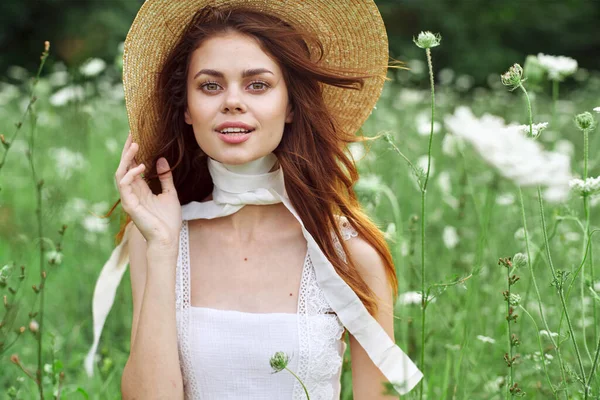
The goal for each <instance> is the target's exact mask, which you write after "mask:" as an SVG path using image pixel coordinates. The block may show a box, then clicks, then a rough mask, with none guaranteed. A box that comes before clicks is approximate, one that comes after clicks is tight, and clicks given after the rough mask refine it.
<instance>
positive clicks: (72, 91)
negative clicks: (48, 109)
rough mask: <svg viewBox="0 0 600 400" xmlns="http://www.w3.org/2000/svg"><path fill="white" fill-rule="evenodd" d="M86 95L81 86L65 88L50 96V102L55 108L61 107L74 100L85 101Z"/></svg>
mask: <svg viewBox="0 0 600 400" xmlns="http://www.w3.org/2000/svg"><path fill="white" fill-rule="evenodd" d="M84 93H85V92H84V90H83V88H82V87H81V86H65V87H64V88H62V89H60V90H59V91H57V92H56V93H54V94H53V95H52V96H50V99H49V101H50V104H52V105H53V106H55V107H60V106H64V105H65V104H67V103H68V102H70V101H73V100H83V98H84Z"/></svg>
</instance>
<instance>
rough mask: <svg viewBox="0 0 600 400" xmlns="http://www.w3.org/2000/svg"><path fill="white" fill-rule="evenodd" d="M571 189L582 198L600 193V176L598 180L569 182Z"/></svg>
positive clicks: (572, 180) (574, 180) (573, 180)
mask: <svg viewBox="0 0 600 400" xmlns="http://www.w3.org/2000/svg"><path fill="white" fill-rule="evenodd" d="M569 187H570V188H571V189H573V191H574V192H576V193H578V194H580V195H582V196H583V195H589V194H595V193H597V192H599V191H600V176H598V177H596V178H587V179H586V180H585V181H583V180H581V179H571V180H570V181H569Z"/></svg>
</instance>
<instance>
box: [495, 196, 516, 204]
mask: <svg viewBox="0 0 600 400" xmlns="http://www.w3.org/2000/svg"><path fill="white" fill-rule="evenodd" d="M514 202H515V195H514V194H512V193H503V194H500V195H498V197H496V204H498V205H499V206H509V205H511V204H514Z"/></svg>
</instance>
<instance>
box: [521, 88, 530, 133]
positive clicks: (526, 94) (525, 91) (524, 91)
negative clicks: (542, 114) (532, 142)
mask: <svg viewBox="0 0 600 400" xmlns="http://www.w3.org/2000/svg"><path fill="white" fill-rule="evenodd" d="M519 87H520V88H521V90H522V91H523V93H525V100H526V101H527V113H528V115H529V136H531V137H533V113H532V112H531V101H530V100H529V94H528V93H527V90H525V87H524V86H523V84H522V83H521V84H520V85H519Z"/></svg>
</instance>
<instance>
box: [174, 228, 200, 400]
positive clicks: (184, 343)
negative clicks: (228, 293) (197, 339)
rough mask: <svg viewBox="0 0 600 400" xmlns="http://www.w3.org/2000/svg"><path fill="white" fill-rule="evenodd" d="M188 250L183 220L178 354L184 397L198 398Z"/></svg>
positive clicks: (178, 284) (179, 264)
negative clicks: (193, 356) (191, 321)
mask: <svg viewBox="0 0 600 400" xmlns="http://www.w3.org/2000/svg"><path fill="white" fill-rule="evenodd" d="M189 257H190V251H189V234H188V221H187V220H184V221H183V225H182V227H181V232H180V235H179V256H178V261H177V279H176V286H175V287H176V296H175V304H176V306H177V324H178V327H177V328H178V329H177V332H178V336H179V340H178V343H179V354H180V358H181V376H182V378H183V388H184V393H185V398H186V399H198V398H199V397H200V391H199V390H200V389H199V388H198V383H197V382H196V375H195V374H194V372H193V368H192V355H191V351H190V342H189V329H190V328H189V327H190V324H189V320H190V302H191V295H190V259H189Z"/></svg>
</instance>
